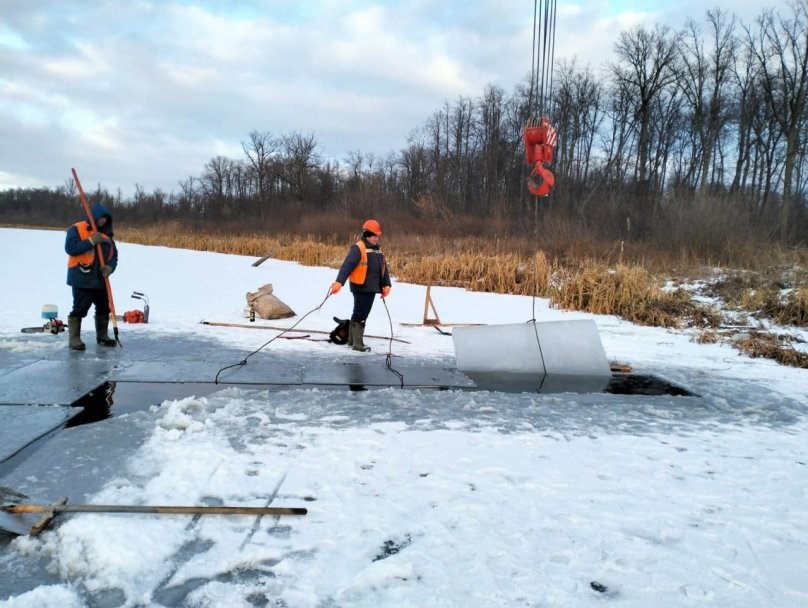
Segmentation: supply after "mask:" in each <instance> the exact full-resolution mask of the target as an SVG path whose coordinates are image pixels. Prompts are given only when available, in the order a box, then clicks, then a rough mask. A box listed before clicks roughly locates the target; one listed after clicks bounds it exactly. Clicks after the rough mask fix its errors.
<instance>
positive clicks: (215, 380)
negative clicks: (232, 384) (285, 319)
mask: <svg viewBox="0 0 808 608" xmlns="http://www.w3.org/2000/svg"><path fill="white" fill-rule="evenodd" d="M330 296H331V289H330V288H329V290H328V293H326V295H325V298H323V301H322V302H320V305H319V306H317V308H312V309H311V310H310V311H309V312H307V313H306V314H305V315H303V316H302V317H300V319H298V321H297V323H295V324H294V325H292V327H287V328H286V329H284V330H283V331H282V332H281V333H279V334H278V335H277V336H274V337H272V338H270V339H269V340H267V341H266V342H264V343H263V344H262V345H261V346H259V347H258V348H256V349H255V350H254V351H252V352H251V353H250V354H249V355H247V356H246V357H244V358H243V359H242V360H241V361H239V362H238V363H234V364H233V365H228V366H227V367H223V368H222V369H220V370H219V371H218V372H216V378H215V379H214V380H213V383H214V384H219V375H220V374H221V373H222V372H223V371H225V370H228V369H231V368H234V367H242V366H244V365H247V359H249V358H250V357H252V356H253V355H254V354H256V353H258V352H260V351H261V350H263V348H264V347H266V346H269V345H270V344H271V343H272V342H274V341H275V340H277V339H278V338H280V337H281V336H282V335H283V334H285V333H286V332H289V331H292V330H293V329H294V328H295V327H297V326H298V325H300V323H301V322H302V321H303V319H305V318H306V317H308V316H309V315H310V314H312V313H313V312H316V311H318V310H320V309H321V308H322V307H323V304H325V301H326V300H327V299H328V298H329V297H330ZM391 327H392V324H391ZM390 342H391V343H392V335H391V340H390Z"/></svg>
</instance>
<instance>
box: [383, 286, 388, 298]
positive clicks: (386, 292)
mask: <svg viewBox="0 0 808 608" xmlns="http://www.w3.org/2000/svg"><path fill="white" fill-rule="evenodd" d="M389 295H390V286H389V285H385V286H384V287H382V300H384V299H385V298H386V297H387V296H389Z"/></svg>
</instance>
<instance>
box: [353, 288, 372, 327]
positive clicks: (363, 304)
mask: <svg viewBox="0 0 808 608" xmlns="http://www.w3.org/2000/svg"><path fill="white" fill-rule="evenodd" d="M375 298H376V294H375V293H354V294H353V314H352V315H351V321H362V322H365V321H366V320H367V318H368V316H369V315H370V309H371V308H373V300H374V299H375Z"/></svg>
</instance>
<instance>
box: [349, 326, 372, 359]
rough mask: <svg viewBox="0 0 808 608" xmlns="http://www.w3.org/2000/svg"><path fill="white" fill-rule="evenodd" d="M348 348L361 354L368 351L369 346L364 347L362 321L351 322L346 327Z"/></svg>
mask: <svg viewBox="0 0 808 608" xmlns="http://www.w3.org/2000/svg"><path fill="white" fill-rule="evenodd" d="M348 346H350V347H351V348H352V349H354V350H358V351H360V352H363V353H366V352H368V351H369V350H370V346H366V345H365V322H364V321H351V324H350V325H349V326H348Z"/></svg>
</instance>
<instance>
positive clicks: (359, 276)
mask: <svg viewBox="0 0 808 608" xmlns="http://www.w3.org/2000/svg"><path fill="white" fill-rule="evenodd" d="M356 246H357V247H359V253H360V254H361V256H362V257H361V258H360V259H359V264H357V266H356V268H354V269H353V272H351V274H350V275H348V280H349V281H350V282H351V283H354V284H356V285H362V284H363V283H364V282H365V279H367V277H368V250H367V247H365V243H364V242H363V241H357V243H356Z"/></svg>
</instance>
